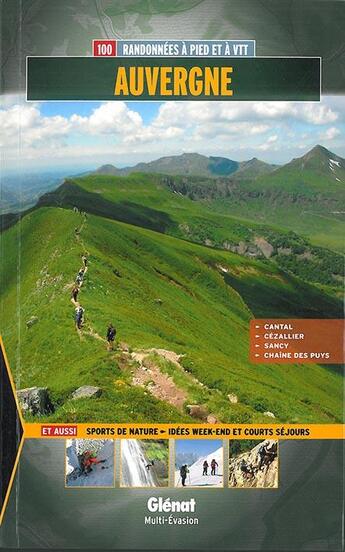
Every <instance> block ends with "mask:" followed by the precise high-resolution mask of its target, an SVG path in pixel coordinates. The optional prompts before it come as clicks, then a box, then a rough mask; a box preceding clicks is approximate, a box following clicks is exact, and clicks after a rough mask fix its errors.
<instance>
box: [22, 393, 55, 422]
mask: <svg viewBox="0 0 345 552" xmlns="http://www.w3.org/2000/svg"><path fill="white" fill-rule="evenodd" d="M17 397H18V401H19V406H20V408H21V410H22V412H23V414H24V415H25V414H33V415H34V416H42V415H43V414H49V413H50V412H53V410H54V409H53V405H52V403H51V400H50V397H49V393H48V389H47V388H46V387H28V388H26V389H19V390H18V391H17Z"/></svg>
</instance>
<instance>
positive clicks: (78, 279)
mask: <svg viewBox="0 0 345 552" xmlns="http://www.w3.org/2000/svg"><path fill="white" fill-rule="evenodd" d="M84 274H85V270H84V268H81V269H80V270H79V272H78V274H77V277H76V279H75V281H76V284H77V285H78V286H81V285H82V283H83V280H84Z"/></svg>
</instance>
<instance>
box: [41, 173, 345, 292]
mask: <svg viewBox="0 0 345 552" xmlns="http://www.w3.org/2000/svg"><path fill="white" fill-rule="evenodd" d="M39 205H63V206H66V207H72V206H74V205H77V206H79V207H80V208H81V209H82V210H87V211H89V212H92V213H94V214H98V215H101V216H105V217H108V218H112V219H115V220H120V221H122V222H128V223H130V224H135V225H137V226H141V227H146V228H150V229H152V230H156V231H158V232H164V233H169V234H171V235H174V236H176V237H180V238H183V239H187V240H188V241H193V242H196V243H203V244H204V243H207V244H208V245H212V246H214V247H217V248H220V249H223V248H224V247H232V246H236V245H237V244H238V243H239V242H245V243H252V244H253V242H254V241H255V240H254V239H255V237H256V236H261V237H265V238H266V239H267V240H268V241H269V242H270V243H271V244H273V245H274V246H275V244H278V245H279V244H280V245H282V244H284V246H285V247H288V246H291V247H292V248H293V249H295V248H296V247H295V243H297V241H298V243H299V248H300V249H301V251H303V250H306V251H312V252H313V255H314V257H315V259H314V260H313V261H311V260H304V261H303V266H302V262H301V261H300V260H299V259H298V258H297V257H296V256H294V258H292V259H291V260H290V261H289V262H287V259H286V258H283V257H282V256H277V251H276V249H275V254H274V255H275V257H274V260H275V261H276V262H277V263H278V264H279V265H280V266H281V267H284V268H285V270H289V271H291V272H292V274H295V275H297V276H301V277H302V278H303V279H305V280H307V281H311V282H314V283H320V284H327V285H329V286H331V287H333V288H334V290H336V288H337V287H338V288H339V287H341V281H340V279H339V280H338V279H336V278H335V277H334V276H333V268H332V267H334V271H335V272H336V275H338V272H339V275H340V276H342V271H343V259H342V257H341V256H340V255H339V254H337V253H335V252H331V251H329V250H328V251H324V252H323V251H322V248H320V247H319V248H317V247H315V246H313V245H312V244H311V243H310V242H309V241H308V240H306V239H304V238H301V237H300V236H298V235H296V234H295V233H292V232H291V231H290V232H289V231H288V228H286V230H285V231H282V230H281V229H279V228H277V227H274V226H264V225H260V224H257V223H254V222H252V221H249V220H238V219H236V218H233V217H229V216H228V215H220V214H219V213H217V212H214V211H213V210H212V209H215V210H216V211H217V205H216V203H214V204H212V205H211V207H212V208H209V206H208V205H207V204H205V203H201V202H197V201H192V200H191V199H188V198H186V197H181V196H180V195H179V194H176V193H172V192H171V190H170V189H169V187H167V186H166V182H165V179H164V178H163V179H162V178H161V177H160V176H159V175H144V174H133V175H130V176H127V177H118V176H115V177H114V176H104V175H88V176H86V177H83V178H78V179H74V180H69V181H67V182H66V183H65V184H64V185H63V186H61V187H60V188H59V189H58V190H56V191H55V192H53V193H50V194H47V195H46V196H43V197H42V198H41V202H40V203H39ZM224 205H227V204H226V200H224V202H223V203H222V204H221V205H220V209H222V210H223V211H224V210H225V209H226V207H224ZM282 219H283V220H285V219H286V217H282ZM325 235H327V234H325ZM337 239H338V240H339V236H337ZM339 241H340V240H339ZM278 245H277V247H278ZM325 256H328V257H330V256H331V262H328V261H327V263H325V262H323V260H324V257H325ZM338 266H339V267H340V269H339V270H338V269H337V267H338ZM337 270H338V272H337Z"/></svg>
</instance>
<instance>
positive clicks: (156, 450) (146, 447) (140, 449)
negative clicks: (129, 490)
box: [121, 439, 169, 488]
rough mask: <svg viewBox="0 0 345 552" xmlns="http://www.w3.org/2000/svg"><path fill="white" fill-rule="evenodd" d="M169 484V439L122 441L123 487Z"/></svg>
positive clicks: (162, 485) (165, 485)
mask: <svg viewBox="0 0 345 552" xmlns="http://www.w3.org/2000/svg"><path fill="white" fill-rule="evenodd" d="M168 484H169V441H168V440H167V439H144V440H140V439H123V440H122V441H121V487H133V488H135V487H167V486H168Z"/></svg>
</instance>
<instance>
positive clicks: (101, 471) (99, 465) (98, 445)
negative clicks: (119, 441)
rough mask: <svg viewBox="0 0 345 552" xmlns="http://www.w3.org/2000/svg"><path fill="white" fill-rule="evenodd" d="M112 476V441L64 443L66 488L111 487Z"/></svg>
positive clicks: (83, 440) (69, 441) (112, 483)
mask: <svg viewBox="0 0 345 552" xmlns="http://www.w3.org/2000/svg"><path fill="white" fill-rule="evenodd" d="M114 475H115V472H114V441H113V440H112V439H68V440H67V441H66V486H67V487H113V486H114Z"/></svg>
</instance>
